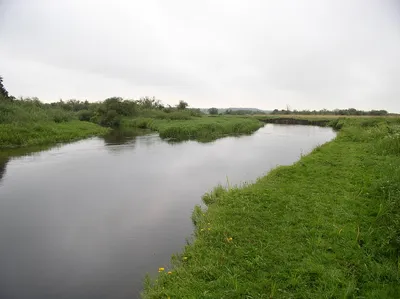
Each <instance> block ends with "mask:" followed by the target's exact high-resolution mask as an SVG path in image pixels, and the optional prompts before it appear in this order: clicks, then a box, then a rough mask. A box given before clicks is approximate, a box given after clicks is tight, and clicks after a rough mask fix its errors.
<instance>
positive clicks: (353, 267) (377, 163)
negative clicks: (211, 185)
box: [143, 118, 400, 298]
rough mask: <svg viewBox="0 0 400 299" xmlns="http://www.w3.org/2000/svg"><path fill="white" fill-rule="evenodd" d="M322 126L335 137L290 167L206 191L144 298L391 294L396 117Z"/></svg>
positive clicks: (395, 276)
mask: <svg viewBox="0 0 400 299" xmlns="http://www.w3.org/2000/svg"><path fill="white" fill-rule="evenodd" d="M329 125H331V126H332V127H335V128H337V129H338V128H341V129H340V131H339V133H338V136H337V138H336V139H335V140H334V141H332V142H329V143H328V144H325V145H322V146H320V147H318V148H316V149H315V150H314V151H313V152H312V153H311V154H310V155H308V156H305V157H303V158H302V159H301V160H300V161H299V162H297V163H295V164H294V165H292V166H289V167H279V168H277V169H275V170H273V171H272V172H271V173H269V174H268V175H267V176H265V177H263V178H260V179H259V180H258V181H257V182H256V183H254V184H252V185H248V186H244V187H242V188H233V187H229V186H228V188H227V189H225V188H222V187H219V188H216V189H215V190H214V191H213V192H211V193H210V194H206V195H205V196H204V198H203V200H204V202H205V203H206V204H207V206H208V208H207V210H201V208H200V207H196V208H195V210H194V213H193V220H194V223H195V232H194V234H195V239H194V241H193V242H192V243H191V244H190V245H188V246H186V248H185V249H184V251H183V253H182V254H179V255H177V256H176V257H174V258H173V261H172V264H173V266H172V268H171V269H165V270H163V269H160V275H159V276H158V278H157V280H156V281H150V280H147V281H146V285H145V291H144V294H143V297H144V298H168V297H170V298H243V297H246V296H247V297H249V298H263V297H265V298H327V297H330V298H337V297H360V298H361V297H363V298H398V296H399V294H400V284H399V283H400V280H399V274H400V273H399V251H400V241H399V240H400V233H399V232H400V200H399V199H400V120H399V119H398V118H357V119H333V120H331V121H330V122H329ZM160 267H162V266H161V265H160ZM169 271H170V272H171V273H168V272H169Z"/></svg>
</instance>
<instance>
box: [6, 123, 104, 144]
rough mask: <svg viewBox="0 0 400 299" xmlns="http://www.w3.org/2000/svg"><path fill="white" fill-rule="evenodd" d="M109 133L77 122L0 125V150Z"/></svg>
mask: <svg viewBox="0 0 400 299" xmlns="http://www.w3.org/2000/svg"><path fill="white" fill-rule="evenodd" d="M107 132H108V129H107V128H103V127H100V126H98V125H96V124H93V123H89V122H81V121H77V120H75V121H69V122H63V123H55V122H40V123H29V122H27V123H11V124H0V149H5V148H15V147H26V146H33V145H43V144H50V143H59V142H68V141H73V140H78V139H82V138H87V137H90V136H94V135H102V134H105V133H107Z"/></svg>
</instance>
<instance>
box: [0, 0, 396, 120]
mask: <svg viewBox="0 0 400 299" xmlns="http://www.w3.org/2000/svg"><path fill="white" fill-rule="evenodd" d="M0 9H1V14H2V17H1V20H0V65H1V69H0V72H1V74H2V75H3V76H4V79H5V84H6V86H7V87H8V89H9V91H10V93H12V94H14V95H24V96H38V97H40V98H44V99H45V100H57V99H58V98H60V97H62V98H64V99H66V98H85V99H89V100H99V99H104V98H106V97H107V96H111V95H120V96H123V97H129V98H132V97H136V98H137V97H139V96H143V95H155V96H157V97H158V98H160V99H161V100H163V101H164V102H166V103H171V104H173V103H175V102H177V101H178V100H180V99H183V100H186V101H188V102H189V103H190V104H191V105H192V106H197V107H209V106H217V107H229V106H242V107H244V106H246V107H250V106H254V107H259V108H264V109H274V108H283V107H285V106H286V104H289V105H290V106H291V107H293V108H296V109H307V108H309V109H321V108H328V109H333V108H337V107H356V108H360V109H378V108H379V109H380V108H382V109H388V110H391V111H397V112H400V101H398V95H399V94H400V87H399V84H396V80H397V78H399V76H398V75H399V73H400V61H399V60H398V59H397V56H398V53H399V52H400V32H399V28H400V27H399V25H400V13H399V12H400V5H399V3H398V2H397V1H395V0H351V1H344V0H343V1H337V0H336V1H335V0H327V1H318V0H307V1H306V0H303V1H298V0H284V1H278V0H276V1H262V0H251V1H244V0H241V1H239V0H231V1H227V0H220V1H209V0H207V1H184V0H170V1H161V0H149V1H128V0H116V1H113V2H112V3H111V2H109V1H103V0H96V1H95V0H87V1H78V0H70V1H51V0H37V1H34V2H31V1H30V2H27V1H23V0H13V1H11V0H3V2H2V4H0Z"/></svg>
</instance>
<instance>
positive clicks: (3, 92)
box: [0, 76, 8, 98]
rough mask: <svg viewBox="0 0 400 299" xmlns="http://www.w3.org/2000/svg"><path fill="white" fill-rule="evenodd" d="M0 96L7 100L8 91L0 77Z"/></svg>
mask: <svg viewBox="0 0 400 299" xmlns="http://www.w3.org/2000/svg"><path fill="white" fill-rule="evenodd" d="M0 96H2V97H4V98H8V91H7V90H6V88H5V87H4V85H3V77H1V76H0Z"/></svg>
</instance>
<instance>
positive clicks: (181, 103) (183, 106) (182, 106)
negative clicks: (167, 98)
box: [176, 101, 189, 110]
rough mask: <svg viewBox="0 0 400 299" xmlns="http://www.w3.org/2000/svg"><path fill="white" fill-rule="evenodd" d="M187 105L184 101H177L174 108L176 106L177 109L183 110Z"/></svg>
mask: <svg viewBox="0 0 400 299" xmlns="http://www.w3.org/2000/svg"><path fill="white" fill-rule="evenodd" d="M188 106H189V104H188V103H186V102H185V101H179V103H178V105H177V106H176V108H178V110H185V109H186V108H187V107H188Z"/></svg>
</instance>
